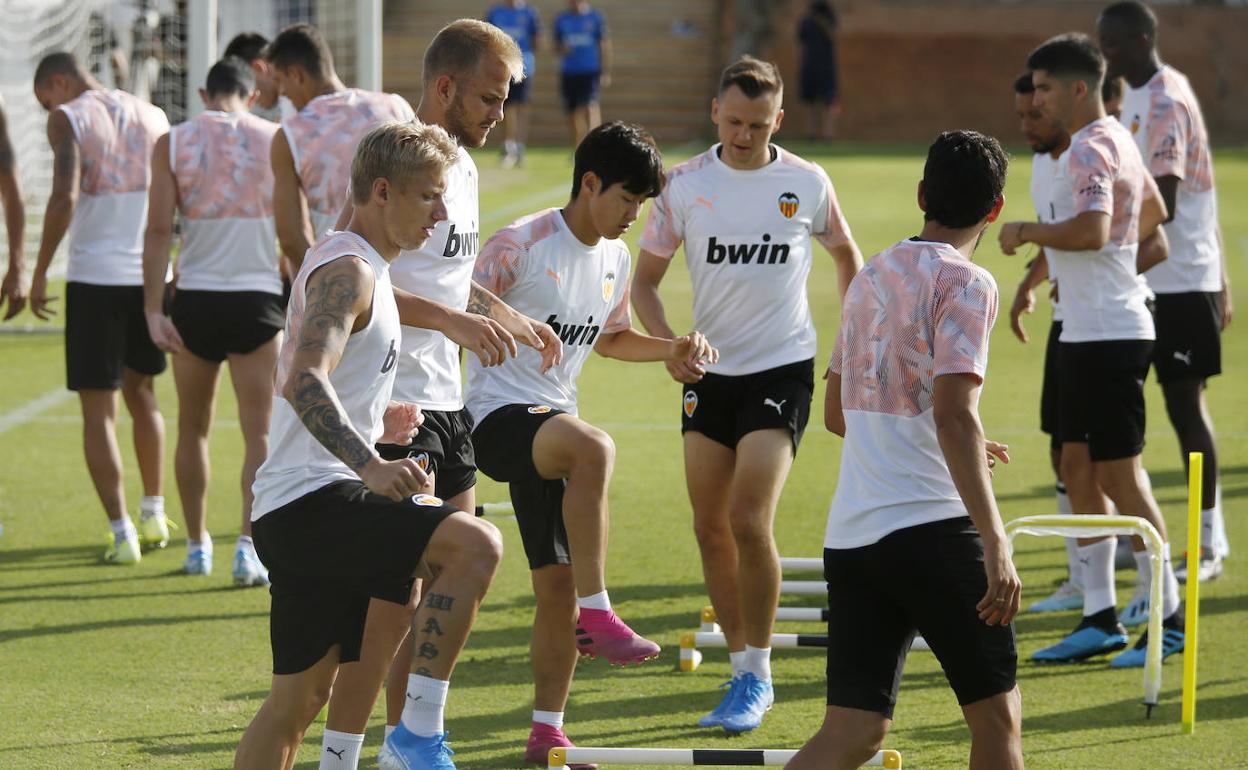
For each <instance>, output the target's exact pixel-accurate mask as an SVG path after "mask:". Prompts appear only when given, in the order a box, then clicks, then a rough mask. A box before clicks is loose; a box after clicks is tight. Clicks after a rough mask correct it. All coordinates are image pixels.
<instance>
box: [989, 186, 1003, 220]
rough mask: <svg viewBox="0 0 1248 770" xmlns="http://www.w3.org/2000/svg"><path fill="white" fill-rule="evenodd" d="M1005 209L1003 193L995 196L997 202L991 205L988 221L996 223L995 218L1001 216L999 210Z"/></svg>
mask: <svg viewBox="0 0 1248 770" xmlns="http://www.w3.org/2000/svg"><path fill="white" fill-rule="evenodd" d="M1003 208H1005V193H1001V195H999V196H997V202H996V203H994V204H992V210H991V211H989V212H988V221H989V222H996V221H997V217H999V216H1001V209H1003Z"/></svg>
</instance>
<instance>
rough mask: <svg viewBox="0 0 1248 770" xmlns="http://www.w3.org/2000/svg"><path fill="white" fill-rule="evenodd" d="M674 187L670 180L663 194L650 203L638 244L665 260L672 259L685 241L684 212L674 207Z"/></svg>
mask: <svg viewBox="0 0 1248 770" xmlns="http://www.w3.org/2000/svg"><path fill="white" fill-rule="evenodd" d="M673 187H674V185H672V184H671V179H670V178H669V179H668V184H667V185H665V186H664V188H663V192H661V193H659V196H658V197H657V198H655V199H654V200H653V201H651V202H650V216H649V217H648V218H647V219H646V229H645V230H643V231H642V233H641V240H640V241H639V242H638V245H639V246H640V247H641V248H642V249H643V250H645V251H648V252H650V253H651V254H653V255H655V256H656V257H662V258H664V259H671V258H672V256H673V255H674V254H675V253H676V249H678V248H680V244H681V243H682V242H684V240H685V221H684V212H683V211H681V209H680V207H679V206H676V205H673V201H672V199H673V198H674V197H675V192H674V190H673Z"/></svg>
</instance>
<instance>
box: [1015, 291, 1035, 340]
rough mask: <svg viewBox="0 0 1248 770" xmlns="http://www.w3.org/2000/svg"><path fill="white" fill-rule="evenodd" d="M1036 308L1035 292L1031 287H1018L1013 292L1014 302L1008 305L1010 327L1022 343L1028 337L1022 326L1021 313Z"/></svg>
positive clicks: (1029, 311)
mask: <svg viewBox="0 0 1248 770" xmlns="http://www.w3.org/2000/svg"><path fill="white" fill-rule="evenodd" d="M1035 309H1036V293H1035V292H1033V291H1032V290H1031V289H1024V288H1023V287H1022V286H1019V287H1018V291H1017V292H1015V293H1014V304H1013V305H1011V306H1010V328H1011V329H1013V330H1014V336H1015V337H1018V339H1019V340H1020V341H1021V342H1023V343H1024V344H1026V343H1027V340H1028V339H1029V337H1028V336H1027V330H1026V329H1024V328H1023V319H1022V315H1023V313H1031V312H1032V311H1034V310H1035Z"/></svg>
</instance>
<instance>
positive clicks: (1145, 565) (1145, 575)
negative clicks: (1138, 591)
mask: <svg viewBox="0 0 1248 770" xmlns="http://www.w3.org/2000/svg"><path fill="white" fill-rule="evenodd" d="M1166 550H1167V551H1169V550H1170V549H1169V546H1167V547H1166ZM1131 555H1132V556H1133V557H1135V570H1136V579H1135V584H1136V585H1137V586H1144V590H1146V591H1150V590H1152V589H1151V588H1150V586H1152V584H1153V562H1152V560H1151V559H1149V558H1148V551H1147V550H1145V551H1132V552H1131Z"/></svg>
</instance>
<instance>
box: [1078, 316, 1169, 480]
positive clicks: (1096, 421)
mask: <svg viewBox="0 0 1248 770" xmlns="http://www.w3.org/2000/svg"><path fill="white" fill-rule="evenodd" d="M1152 352H1153V342H1152V340H1110V341H1107V342H1063V343H1061V344H1060V345H1059V350H1058V355H1059V356H1060V357H1061V358H1060V364H1059V369H1060V371H1059V379H1060V382H1061V406H1060V416H1059V420H1060V426H1061V428H1060V430H1061V435H1062V443H1064V444H1066V443H1086V444H1087V445H1088V453H1089V454H1090V455H1091V457H1092V459H1093V460H1094V461H1099V460H1121V459H1124V458H1127V457H1135V456H1136V455H1138V454H1140V453H1141V452H1143V451H1144V417H1145V414H1144V379H1145V378H1146V377H1147V376H1148V363H1149V361H1150V359H1151V356H1152Z"/></svg>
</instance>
